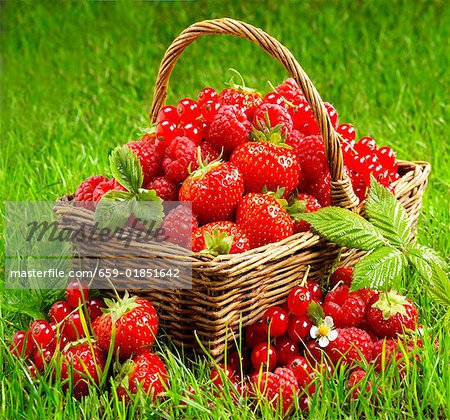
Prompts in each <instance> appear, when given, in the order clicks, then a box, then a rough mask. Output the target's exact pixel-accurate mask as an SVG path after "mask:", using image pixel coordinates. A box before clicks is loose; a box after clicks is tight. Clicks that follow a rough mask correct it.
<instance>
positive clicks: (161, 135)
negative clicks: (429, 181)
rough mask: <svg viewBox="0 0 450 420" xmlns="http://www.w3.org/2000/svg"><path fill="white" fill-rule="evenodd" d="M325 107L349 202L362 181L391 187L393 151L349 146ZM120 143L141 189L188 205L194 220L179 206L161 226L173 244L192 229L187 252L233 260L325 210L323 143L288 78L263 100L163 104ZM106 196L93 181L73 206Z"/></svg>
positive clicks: (238, 97) (216, 96)
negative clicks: (143, 128) (138, 170)
mask: <svg viewBox="0 0 450 420" xmlns="http://www.w3.org/2000/svg"><path fill="white" fill-rule="evenodd" d="M325 107H326V109H327V112H328V114H329V117H330V119H331V122H332V124H333V126H334V128H335V129H336V131H337V133H338V134H339V135H340V139H341V142H342V150H343V155H344V161H345V166H346V171H347V173H348V176H349V177H350V179H351V180H352V184H353V187H354V190H355V192H356V194H357V196H358V197H359V198H360V199H361V200H364V199H365V197H366V195H367V190H368V188H369V185H370V176H371V175H374V176H375V177H376V179H378V181H379V182H380V183H382V184H383V185H385V186H390V185H391V184H392V182H394V181H396V180H397V179H398V178H399V175H398V173H397V169H398V167H397V161H396V159H395V155H394V153H393V152H392V150H391V149H390V148H389V147H378V146H377V144H376V142H375V140H374V139H372V138H370V137H363V138H362V139H360V140H359V141H358V142H355V139H356V133H355V130H354V128H353V126H352V125H351V124H341V125H339V123H338V114H337V112H336V110H335V109H334V108H333V106H332V105H331V104H330V103H327V102H326V103H325ZM126 146H127V147H129V148H130V149H131V150H132V151H133V152H134V153H135V154H136V155H137V157H138V159H139V162H140V164H141V167H142V172H143V179H144V181H143V188H145V189H148V190H154V191H155V192H156V194H157V195H158V196H159V197H160V198H161V199H163V200H168V201H177V200H179V201H190V202H192V210H193V216H189V215H185V214H184V215H183V211H182V210H180V209H178V212H175V213H174V214H173V215H172V217H171V220H172V222H167V223H166V225H165V226H164V228H165V229H166V230H167V232H168V233H167V236H168V238H169V240H171V241H172V242H174V243H177V244H179V245H182V244H185V243H186V240H185V238H182V237H181V238H180V234H179V233H178V234H177V231H179V225H182V226H185V227H187V228H189V229H191V228H193V229H194V232H193V236H192V244H193V248H194V251H204V252H210V253H211V254H214V255H217V254H226V253H239V252H244V251H247V250H248V249H252V248H256V247H260V246H263V245H266V244H269V243H272V242H277V241H280V240H282V239H284V238H286V237H289V236H290V235H293V234H295V233H298V232H303V231H306V230H308V229H309V228H310V226H309V225H308V224H307V223H305V222H303V221H301V220H300V215H301V213H305V212H306V213H308V212H313V211H316V210H317V209H319V208H320V207H324V206H329V205H330V172H329V169H328V166H327V159H326V156H325V146H324V142H323V139H322V136H321V135H320V133H319V127H318V125H317V122H316V121H315V119H314V115H313V112H312V109H311V107H310V106H309V105H308V103H307V101H306V99H305V97H304V95H303V94H302V92H301V90H300V88H299V86H298V85H297V83H296V82H295V80H293V79H287V80H286V81H285V82H284V83H282V84H281V85H279V86H277V87H276V88H274V91H272V92H269V93H267V94H266V95H265V96H262V95H260V94H259V93H258V92H256V91H255V90H252V89H248V88H242V87H239V86H234V87H230V88H226V89H224V90H222V91H221V92H220V93H218V92H216V91H215V90H214V89H212V88H205V89H203V90H202V91H201V92H200V93H199V95H198V97H197V100H193V99H189V98H184V99H182V100H181V101H180V102H179V103H178V104H177V106H176V107H174V106H171V105H167V106H164V107H163V108H162V109H161V111H160V112H159V115H158V118H157V123H156V125H155V126H154V127H152V129H151V130H150V132H148V133H146V134H145V135H144V136H143V138H142V139H141V140H140V141H133V142H130V143H128V144H127V145H126ZM114 189H117V190H123V189H124V188H123V187H122V186H121V185H120V184H119V183H118V182H117V181H116V180H114V179H108V178H106V177H104V176H101V175H96V176H92V177H90V178H88V179H87V180H85V181H83V182H82V183H81V185H80V186H79V187H78V189H77V191H76V193H75V201H77V202H86V201H87V202H97V201H99V200H100V199H101V198H102V196H103V195H104V194H105V193H106V192H108V191H110V190H114ZM183 216H184V217H183ZM181 231H183V229H181ZM172 233H173V235H172ZM189 242H191V241H189Z"/></svg>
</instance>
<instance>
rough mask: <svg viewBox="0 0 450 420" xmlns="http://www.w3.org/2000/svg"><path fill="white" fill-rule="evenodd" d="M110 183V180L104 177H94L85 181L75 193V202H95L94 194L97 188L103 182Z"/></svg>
mask: <svg viewBox="0 0 450 420" xmlns="http://www.w3.org/2000/svg"><path fill="white" fill-rule="evenodd" d="M105 181H106V182H108V181H109V179H108V178H106V177H105V176H103V175H94V176H90V177H89V178H87V179H85V180H84V181H83V182H82V183H81V184H80V185H79V186H78V188H77V190H76V191H75V201H77V202H83V201H94V200H93V193H94V191H95V189H96V188H97V186H98V185H99V184H100V183H102V182H105Z"/></svg>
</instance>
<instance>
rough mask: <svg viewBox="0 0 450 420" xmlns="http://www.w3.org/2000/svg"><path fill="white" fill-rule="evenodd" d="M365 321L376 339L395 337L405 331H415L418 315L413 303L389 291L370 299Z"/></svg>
mask: <svg viewBox="0 0 450 420" xmlns="http://www.w3.org/2000/svg"><path fill="white" fill-rule="evenodd" d="M365 319H366V324H367V327H368V328H370V329H371V330H372V331H373V332H374V333H375V335H377V336H378V337H396V336H397V335H398V334H401V333H402V332H404V330H405V329H409V330H415V329H416V326H417V323H418V319H419V315H418V313H417V309H416V307H415V306H414V303H413V302H411V301H410V300H408V299H406V297H405V296H401V295H399V294H398V293H397V292H395V291H389V292H384V293H379V294H376V295H374V296H373V297H372V298H371V299H370V301H369V303H368V305H367V311H366V317H365Z"/></svg>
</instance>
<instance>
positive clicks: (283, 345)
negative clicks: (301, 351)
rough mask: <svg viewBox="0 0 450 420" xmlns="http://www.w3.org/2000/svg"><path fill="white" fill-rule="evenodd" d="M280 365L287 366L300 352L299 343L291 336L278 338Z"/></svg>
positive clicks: (278, 360) (277, 347)
mask: <svg viewBox="0 0 450 420" xmlns="http://www.w3.org/2000/svg"><path fill="white" fill-rule="evenodd" d="M275 350H276V353H277V363H278V366H286V365H287V364H288V363H289V362H290V361H291V360H292V358H293V357H295V356H297V354H298V345H297V343H296V342H295V341H294V340H292V339H290V338H289V337H286V336H283V337H279V338H277V344H276V346H275Z"/></svg>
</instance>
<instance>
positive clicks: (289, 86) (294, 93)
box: [275, 77, 305, 104]
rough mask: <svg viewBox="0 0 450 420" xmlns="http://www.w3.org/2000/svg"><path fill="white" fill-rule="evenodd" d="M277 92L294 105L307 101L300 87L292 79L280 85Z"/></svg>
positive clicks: (276, 89)
mask: <svg viewBox="0 0 450 420" xmlns="http://www.w3.org/2000/svg"><path fill="white" fill-rule="evenodd" d="M275 91H276V92H277V93H278V94H279V95H280V96H282V97H283V98H284V99H286V100H287V101H289V102H291V103H293V104H298V103H299V102H300V101H304V100H305V96H304V95H303V92H302V90H301V89H300V86H299V85H298V84H297V82H296V81H295V79H293V78H292V77H290V78H289V79H286V80H285V81H284V82H283V83H282V84H281V85H278V86H277V87H276V88H275Z"/></svg>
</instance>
